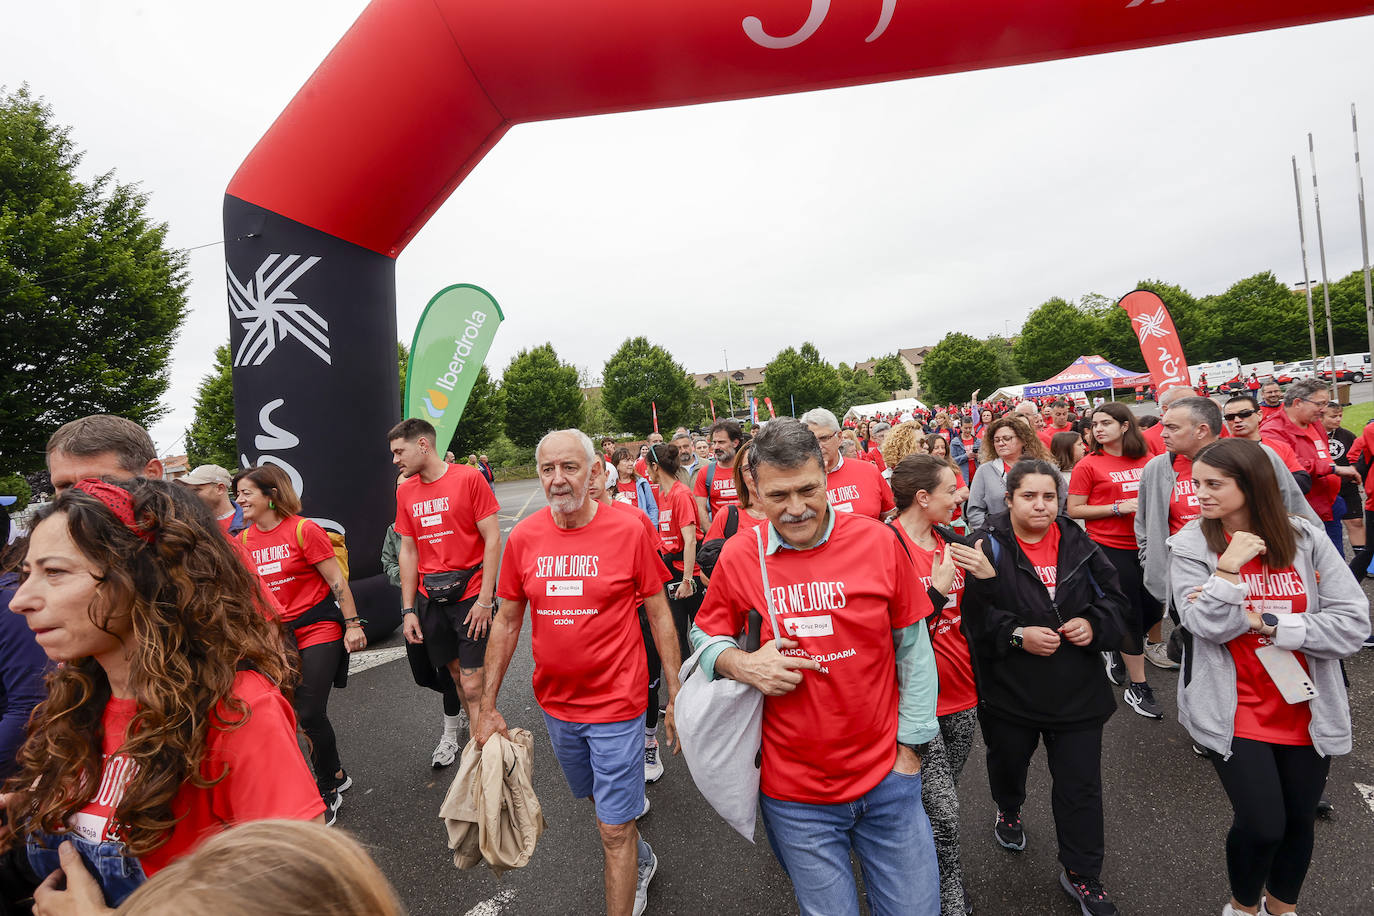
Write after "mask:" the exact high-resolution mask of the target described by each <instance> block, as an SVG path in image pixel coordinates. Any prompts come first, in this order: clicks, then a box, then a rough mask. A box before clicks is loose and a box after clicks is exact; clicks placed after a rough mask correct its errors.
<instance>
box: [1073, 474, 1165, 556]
mask: <svg viewBox="0 0 1374 916" xmlns="http://www.w3.org/2000/svg"><path fill="white" fill-rule="evenodd" d="M1149 460H1150V456H1149V455H1148V454H1147V455H1145V456H1144V457H1143V458H1127V457H1126V456H1125V455H1119V456H1115V457H1114V456H1112V455H1108V454H1107V453H1105V452H1103V453H1101V454H1098V455H1086V456H1084V458H1083V460H1081V461H1079V462H1078V464H1076V465H1074V466H1073V476H1072V477H1070V478H1069V495H1070V496H1086V497H1087V498H1088V502H1087V505H1089V506H1110V505H1111V504H1112V503H1114V502H1117V501H1120V500H1127V499H1136V498H1138V497H1139V496H1140V472H1141V471H1143V470H1144V469H1145V465H1146V463H1147V462H1149ZM1086 527H1087V529H1088V537H1090V538H1092V539H1093V540H1094V541H1096V542H1097V543H1099V544H1101V545H1102V546H1103V547H1115V548H1117V549H1119V550H1134V549H1135V546H1136V543H1135V516H1134V515H1132V514H1130V513H1122V514H1121V515H1109V516H1107V517H1106V518H1091V519H1088V521H1087V526H1086Z"/></svg>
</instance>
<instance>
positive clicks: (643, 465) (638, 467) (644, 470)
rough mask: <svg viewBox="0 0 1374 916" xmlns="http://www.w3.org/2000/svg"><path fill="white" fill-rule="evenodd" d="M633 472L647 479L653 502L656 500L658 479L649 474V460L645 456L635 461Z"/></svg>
mask: <svg viewBox="0 0 1374 916" xmlns="http://www.w3.org/2000/svg"><path fill="white" fill-rule="evenodd" d="M635 473H636V474H638V475H639V476H640V477H643V478H644V479H646V480H648V481H649V492H651V493H653V494H654V502H655V503H657V502H658V481H656V480H654V478H653V477H651V476H649V461H648V459H647V458H640V459H639V460H638V461H636V462H635Z"/></svg>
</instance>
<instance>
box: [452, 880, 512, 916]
mask: <svg viewBox="0 0 1374 916" xmlns="http://www.w3.org/2000/svg"><path fill="white" fill-rule="evenodd" d="M514 899H515V891H514V890H513V889H512V888H509V887H508V888H506V889H505V890H503V891H502V892H501V893H499V894H497V895H496V896H495V897H492V898H491V899H489V900H483V901H482V902H481V903H479V904H477V905H476V906H475V907H473V908H472V909H470V910H468V911H467V912H466V913H464V914H463V916H500V914H501V913H504V912H505V911H506V904H508V903H510V902H511V901H512V900H514Z"/></svg>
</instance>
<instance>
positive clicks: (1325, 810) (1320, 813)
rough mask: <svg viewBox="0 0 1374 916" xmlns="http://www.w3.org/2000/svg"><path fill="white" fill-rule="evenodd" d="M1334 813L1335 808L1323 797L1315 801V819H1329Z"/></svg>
mask: <svg viewBox="0 0 1374 916" xmlns="http://www.w3.org/2000/svg"><path fill="white" fill-rule="evenodd" d="M1335 813H1336V806H1335V805H1333V804H1331V802H1329V801H1327V800H1326V796H1325V795H1323V796H1322V797H1321V798H1320V799H1318V800H1317V817H1322V818H1327V819H1329V818H1330V817H1331V815H1333V814H1335Z"/></svg>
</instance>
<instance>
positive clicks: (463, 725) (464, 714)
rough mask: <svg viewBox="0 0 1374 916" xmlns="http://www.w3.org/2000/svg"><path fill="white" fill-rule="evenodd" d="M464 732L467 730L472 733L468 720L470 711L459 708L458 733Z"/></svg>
mask: <svg viewBox="0 0 1374 916" xmlns="http://www.w3.org/2000/svg"><path fill="white" fill-rule="evenodd" d="M463 732H467V733H468V734H469V735H471V734H472V728H471V723H470V722H468V711H467V710H466V709H460V710H458V734H460V735H461V734H462V733H463Z"/></svg>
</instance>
